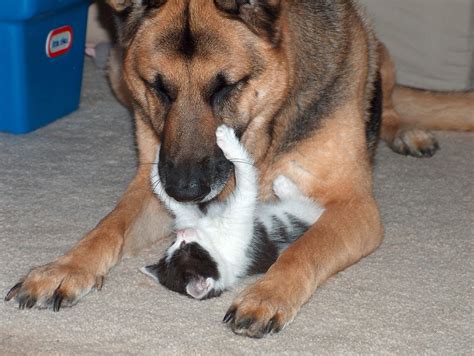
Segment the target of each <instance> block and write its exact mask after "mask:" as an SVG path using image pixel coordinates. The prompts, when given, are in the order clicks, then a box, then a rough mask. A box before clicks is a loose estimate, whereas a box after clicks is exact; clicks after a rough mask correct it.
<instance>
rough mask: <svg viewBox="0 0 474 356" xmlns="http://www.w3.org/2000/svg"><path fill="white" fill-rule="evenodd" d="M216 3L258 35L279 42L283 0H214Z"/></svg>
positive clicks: (275, 42) (272, 41)
mask: <svg viewBox="0 0 474 356" xmlns="http://www.w3.org/2000/svg"><path fill="white" fill-rule="evenodd" d="M214 3H215V4H216V6H217V8H218V9H219V10H221V11H223V12H225V13H226V14H228V15H229V16H232V17H235V18H237V19H240V20H241V21H243V22H244V23H245V24H246V25H247V26H248V27H249V28H250V29H251V30H252V31H253V32H254V33H256V34H257V35H259V36H263V37H265V38H266V39H268V40H269V41H270V42H271V43H272V44H274V45H276V44H277V43H278V42H279V40H280V31H279V28H278V19H279V18H280V12H281V0H214Z"/></svg>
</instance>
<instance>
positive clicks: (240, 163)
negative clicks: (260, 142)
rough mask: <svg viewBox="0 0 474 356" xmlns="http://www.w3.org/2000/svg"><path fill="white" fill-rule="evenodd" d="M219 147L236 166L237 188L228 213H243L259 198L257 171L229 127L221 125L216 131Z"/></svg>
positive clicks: (228, 207)
mask: <svg viewBox="0 0 474 356" xmlns="http://www.w3.org/2000/svg"><path fill="white" fill-rule="evenodd" d="M216 138H217V145H218V146H219V147H220V149H221V150H222V152H223V153H224V155H225V157H226V158H227V159H228V160H229V161H231V162H232V163H233V164H234V166H235V181H236V187H235V190H234V193H233V196H231V197H230V198H229V199H228V201H227V204H226V207H227V209H226V210H227V211H228V212H231V211H230V210H232V212H236V213H241V211H242V210H243V209H246V208H247V209H249V208H250V209H251V210H252V214H253V208H254V206H255V204H256V201H257V198H258V182H257V171H256V168H255V166H254V164H253V160H252V158H251V157H250V155H249V154H248V152H247V151H246V150H245V148H244V146H243V145H242V144H241V143H240V142H239V140H238V139H237V137H236V136H235V132H234V130H233V129H231V128H230V127H228V126H225V125H221V126H219V127H218V128H217V131H216Z"/></svg>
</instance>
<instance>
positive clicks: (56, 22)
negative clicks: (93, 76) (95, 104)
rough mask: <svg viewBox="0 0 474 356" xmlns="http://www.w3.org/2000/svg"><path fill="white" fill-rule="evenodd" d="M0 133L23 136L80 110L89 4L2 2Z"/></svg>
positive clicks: (82, 0) (85, 0)
mask: <svg viewBox="0 0 474 356" xmlns="http://www.w3.org/2000/svg"><path fill="white" fill-rule="evenodd" d="M1 3H2V4H1V6H0V131H6V132H11V133H16V134H20V133H26V132H29V131H32V130H35V129H37V128H39V127H41V126H44V125H46V124H48V123H50V122H52V121H54V120H56V119H58V118H60V117H62V116H64V115H67V114H69V113H71V112H73V111H74V110H76V109H77V108H78V106H79V100H80V93H81V84H82V71H83V65H84V45H85V35H86V25H87V10H88V6H89V3H90V2H89V0H1Z"/></svg>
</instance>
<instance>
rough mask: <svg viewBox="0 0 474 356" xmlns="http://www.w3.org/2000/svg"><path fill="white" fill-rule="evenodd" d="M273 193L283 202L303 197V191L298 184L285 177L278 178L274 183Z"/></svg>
mask: <svg viewBox="0 0 474 356" xmlns="http://www.w3.org/2000/svg"><path fill="white" fill-rule="evenodd" d="M273 192H274V193H275V194H276V196H277V197H278V198H279V199H281V200H283V199H289V198H294V197H295V195H301V191H300V190H299V189H298V187H297V186H296V184H295V183H293V181H292V180H291V179H290V178H288V177H286V176H283V175H280V176H278V177H276V178H275V180H274V181H273Z"/></svg>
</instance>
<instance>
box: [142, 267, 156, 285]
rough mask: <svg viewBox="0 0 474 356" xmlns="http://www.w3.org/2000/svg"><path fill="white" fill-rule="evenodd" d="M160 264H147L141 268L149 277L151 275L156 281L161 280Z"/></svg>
mask: <svg viewBox="0 0 474 356" xmlns="http://www.w3.org/2000/svg"><path fill="white" fill-rule="evenodd" d="M158 269H159V267H158V265H157V264H156V265H151V266H145V267H142V268H140V272H142V273H144V274H146V275H147V276H148V277H151V278H152V279H154V280H155V281H157V282H159V279H158Z"/></svg>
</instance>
